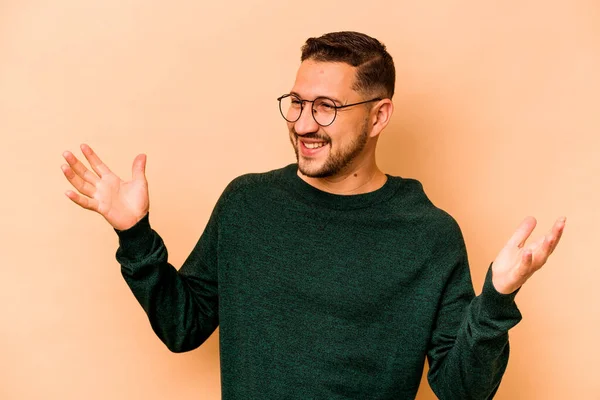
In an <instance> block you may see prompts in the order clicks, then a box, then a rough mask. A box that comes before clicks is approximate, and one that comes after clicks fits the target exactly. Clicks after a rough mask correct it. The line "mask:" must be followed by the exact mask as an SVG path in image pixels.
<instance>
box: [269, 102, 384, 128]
mask: <svg viewBox="0 0 600 400" xmlns="http://www.w3.org/2000/svg"><path fill="white" fill-rule="evenodd" d="M277 100H278V101H279V111H280V112H281V116H282V117H283V118H284V119H285V120H286V121H287V122H296V121H298V120H299V119H300V116H301V115H302V111H303V110H304V103H312V107H311V110H312V116H313V118H314V120H315V121H316V122H317V124H319V125H320V126H329V125H331V124H333V121H335V117H336V116H337V111H338V110H339V109H341V108H346V107H351V106H357V105H359V104H365V103H370V102H372V101H379V100H382V99H381V98H379V97H377V98H375V99H371V100H365V101H361V102H359V103H352V104H346V105H343V106H338V105H336V104H335V102H334V101H333V100H331V99H330V98H328V97H322V96H321V97H317V98H316V99H314V100H302V99H301V98H300V97H298V96H296V95H295V94H284V95H283V96H281V97H279V98H277Z"/></svg>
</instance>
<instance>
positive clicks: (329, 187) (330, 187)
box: [298, 164, 387, 195]
mask: <svg viewBox="0 0 600 400" xmlns="http://www.w3.org/2000/svg"><path fill="white" fill-rule="evenodd" d="M298 176H299V177H300V178H301V179H302V180H304V181H305V182H306V183H308V184H309V185H311V186H314V187H315V188H317V189H319V190H322V191H324V192H328V193H332V194H339V195H353V194H363V193H369V192H373V191H375V190H377V189H380V188H381V187H382V186H383V185H384V184H385V182H386V181H387V176H386V175H385V174H384V173H383V172H382V171H381V170H380V169H379V168H378V167H377V165H375V164H374V165H372V166H367V165H365V166H360V167H359V168H356V169H353V170H350V171H348V172H342V173H340V174H337V175H335V176H330V177H327V178H311V177H308V176H306V175H304V174H302V173H301V172H300V170H298Z"/></svg>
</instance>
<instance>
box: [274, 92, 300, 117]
mask: <svg viewBox="0 0 600 400" xmlns="http://www.w3.org/2000/svg"><path fill="white" fill-rule="evenodd" d="M279 111H281V115H282V116H283V118H285V120H286V121H288V122H296V121H298V119H299V118H300V113H301V112H302V102H301V101H300V99H299V98H297V97H296V96H287V97H284V98H283V99H281V100H279Z"/></svg>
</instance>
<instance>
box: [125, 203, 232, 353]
mask: <svg viewBox="0 0 600 400" xmlns="http://www.w3.org/2000/svg"><path fill="white" fill-rule="evenodd" d="M224 201H225V193H224V195H222V196H221V198H220V199H219V201H218V202H217V205H216V206H215V209H214V210H213V213H212V215H211V217H210V219H209V221H208V223H207V225H206V228H205V229H204V232H203V233H202V235H201V237H200V239H199V240H198V242H197V243H196V245H195V247H194V249H193V250H192V252H191V254H190V255H189V256H188V258H187V259H186V260H185V262H184V264H183V265H182V267H181V268H180V269H179V270H177V269H176V268H175V267H174V266H173V265H171V264H170V263H169V262H168V253H167V248H166V246H165V244H164V242H163V240H162V239H161V237H160V236H159V235H158V233H156V231H154V230H153V229H152V228H151V226H150V222H149V214H146V216H144V218H143V219H142V220H140V221H139V222H138V223H137V224H136V225H135V226H133V227H131V228H129V229H127V230H123V231H119V230H116V229H115V231H116V233H117V235H118V238H119V248H118V249H117V252H116V258H117V261H118V262H119V264H121V273H122V275H123V278H124V279H125V281H126V282H127V284H128V285H129V287H130V289H131V291H132V292H133V295H134V296H135V298H136V299H137V300H138V302H139V303H140V305H141V306H142V308H143V309H144V311H145V312H146V314H147V315H148V319H149V321H150V325H151V326H152V329H153V330H154V332H155V333H156V335H157V336H158V337H159V338H160V339H161V340H162V341H163V343H164V344H165V345H166V346H167V348H168V349H169V350H171V351H173V352H177V353H179V352H185V351H189V350H193V349H195V348H197V347H198V346H200V345H201V344H202V343H204V341H205V340H206V339H208V337H209V336H210V335H211V334H212V333H213V332H214V330H215V329H216V328H217V326H218V324H219V314H218V302H219V298H218V280H217V261H218V260H217V243H218V231H219V222H218V221H219V213H220V210H221V208H222V206H223V203H224Z"/></svg>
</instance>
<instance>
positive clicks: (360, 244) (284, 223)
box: [116, 164, 521, 400]
mask: <svg viewBox="0 0 600 400" xmlns="http://www.w3.org/2000/svg"><path fill="white" fill-rule="evenodd" d="M296 170H297V165H295V164H291V165H289V166H287V167H284V168H282V169H278V170H275V171H271V172H267V173H262V174H248V175H244V176H241V177H239V178H237V179H235V180H233V181H232V182H231V183H230V184H229V185H228V186H227V188H226V189H225V191H224V193H223V194H222V196H221V197H220V199H219V200H218V202H217V204H216V206H215V209H214V211H213V213H212V215H211V217H210V220H209V222H208V224H207V226H206V228H205V231H204V232H203V234H202V235H201V237H200V239H199V241H198V242H197V244H196V246H195V247H194V249H193V251H192V252H191V254H190V255H189V257H188V258H187V259H186V261H185V262H184V264H183V266H182V267H181V268H180V270H179V271H177V269H175V268H174V267H173V266H172V265H171V264H170V263H169V262H168V255H167V249H166V247H165V245H164V243H163V241H162V239H161V238H160V236H159V235H158V234H157V233H156V232H155V231H154V230H152V228H151V227H150V224H149V219H148V215H146V216H145V217H144V218H143V219H142V220H141V221H139V222H138V223H137V224H136V225H135V226H133V227H132V228H130V229H127V230H124V231H118V230H117V231H116V232H117V234H118V236H119V244H120V246H119V249H118V250H117V253H116V257H117V260H118V261H119V263H120V264H121V266H122V273H123V276H124V278H125V280H126V281H127V283H128V285H129V286H130V288H131V290H132V292H133V294H134V295H135V297H136V298H137V300H138V301H139V302H140V304H141V305H142V307H143V308H144V310H145V311H146V313H147V314H148V317H149V320H150V324H151V326H152V328H153V329H154V331H155V332H156V334H157V335H158V337H159V338H160V339H161V340H162V341H163V342H164V343H165V344H166V346H167V347H168V348H169V349H170V350H171V351H173V352H184V351H189V350H192V349H195V348H197V347H198V346H200V345H201V344H202V343H203V342H204V341H205V340H206V339H207V338H208V337H209V336H210V335H211V334H212V333H213V332H214V330H215V329H216V328H217V326H219V327H220V329H219V340H220V357H221V384H222V398H223V399H224V400H229V399H243V400H247V399H413V398H414V397H415V395H416V393H417V390H418V386H419V382H420V379H421V375H422V372H423V367H424V362H425V359H426V358H427V359H428V362H429V365H430V371H429V375H428V379H429V383H430V385H431V387H432V389H433V390H434V392H435V393H436V394H437V396H438V397H439V398H441V399H460V400H465V399H486V398H491V397H492V396H493V394H494V393H495V392H496V390H497V388H498V385H499V384H500V380H501V378H502V375H503V373H504V371H505V369H506V364H507V361H508V353H509V346H508V329H509V328H511V327H513V326H514V325H516V324H517V323H518V322H519V320H520V319H521V314H520V312H519V310H518V309H517V307H516V305H515V302H514V297H515V294H516V292H515V293H513V294H511V295H502V294H500V293H498V292H497V291H496V290H495V289H494V287H493V285H492V282H491V269H490V270H488V274H487V277H486V280H485V284H484V287H483V291H482V294H481V295H480V296H477V297H475V294H474V291H473V286H472V283H471V276H470V272H469V266H468V261H467V253H466V249H465V245H464V240H463V237H462V234H461V231H460V228H459V227H458V225H457V223H456V222H455V220H454V219H453V218H452V217H451V216H449V215H448V214H447V213H445V212H444V211H442V210H440V209H438V208H436V207H435V206H434V205H432V203H431V202H430V201H429V200H428V198H427V196H426V195H425V193H424V192H423V188H422V186H421V184H420V183H419V182H418V181H416V180H412V179H403V178H400V177H393V176H388V180H387V182H386V184H385V185H384V186H383V187H382V188H380V189H378V190H376V191H374V192H370V193H366V194H359V195H351V196H342V195H334V194H330V193H326V192H323V191H320V190H318V189H316V188H314V187H313V186H310V185H309V184H307V183H306V182H304V181H303V180H302V179H300V178H299V177H298V176H297V175H296ZM199 397H200V396H199Z"/></svg>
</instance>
